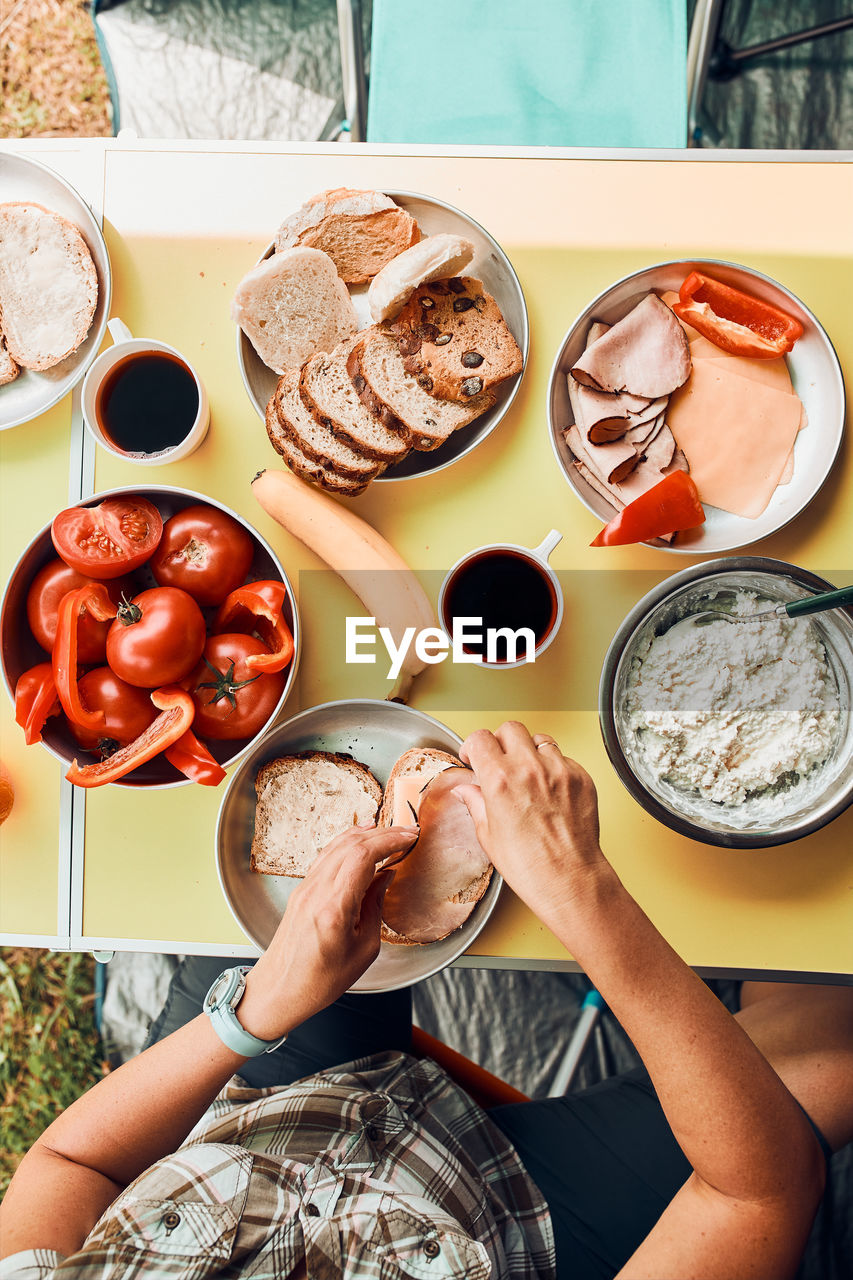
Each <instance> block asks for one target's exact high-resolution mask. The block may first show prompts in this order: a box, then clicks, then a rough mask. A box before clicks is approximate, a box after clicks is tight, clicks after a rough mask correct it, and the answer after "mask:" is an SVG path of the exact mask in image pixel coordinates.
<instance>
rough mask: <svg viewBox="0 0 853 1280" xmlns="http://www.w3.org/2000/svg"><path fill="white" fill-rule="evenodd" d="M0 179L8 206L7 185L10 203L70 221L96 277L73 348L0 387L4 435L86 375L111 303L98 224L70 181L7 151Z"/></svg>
mask: <svg viewBox="0 0 853 1280" xmlns="http://www.w3.org/2000/svg"><path fill="white" fill-rule="evenodd" d="M0 176H2V186H3V194H4V202H6V203H8V202H9V198H8V197H7V194H6V193H7V191H8V190H9V188H10V186H11V187H13V188H14V190H13V193H12V196H11V199H12V200H23V201H27V202H29V203H32V204H41V205H44V207H45V208H47V209H50V211H51V213H58V214H59V215H60V216H61V217H63V218H67V219H68V221H69V222H73V223H74V225H75V226H76V227H77V229H78V231H79V232H80V234H81V235H82V236H83V239H84V240H85V241H86V244H87V246H88V248H89V252H90V253H91V255H92V261H93V262H94V264H95V269H96V271H97V273H98V305H97V307H96V308H95V314H94V316H93V317H92V324H91V326H90V328H89V332H88V334H87V335H86V337H85V338H84V340H83V342H82V343H81V344H80V346H79V347H78V348H77V350H76V351H75V352H73V353H72V354H71V355H70V356H68V357H66V359H65V360H62V361H61V362H60V363H59V364H58V365H54V367H53V368H52V369H47V370H45V371H44V372H43V373H37V372H35V371H34V370H32V369H22V370H21V372H20V373H19V374H18V376H17V378H15V380H14V382H9V383H7V384H6V385H5V386H3V387H0V431H6V430H8V429H10V428H12V427H19V426H21V424H22V423H24V422H30V421H31V420H32V419H33V418H37V417H38V416H39V415H40V414H42V413H47V411H48V409H52V408H53V406H54V405H55V404H58V403H59V401H60V400H61V399H62V398H63V397H64V396H66V395H67V394H68V392H69V391H71V390H73V388H74V387H76V386H77V384H78V383H79V382H80V380H81V378H82V377H83V376H84V374H85V373H86V370H87V369H88V368H89V365H90V364H91V363H92V361H93V360H94V359H95V356H96V355H97V354H98V351H99V350H100V346H101V342H102V341H103V337H104V333H105V332H106V327H107V320H108V319H109V315H110V304H111V301H112V269H111V267H110V258H109V253H108V252H107V245H106V241H105V240H104V236H103V232H102V231H101V228H100V226H99V225H98V221H97V219H96V217H95V215H94V214H93V212H92V210H91V209H90V208H89V205H88V204H87V203H86V201H85V200H84V199H83V197H82V196H81V195H80V193H79V192H78V191H77V190H76V189H75V188H74V187H73V186H72V185H71V183H70V182H66V180H65V178H62V177H60V175H59V174H58V173H56V172H55V171H54V170H53V169H51V168H50V167H49V166H48V165H46V164H42V163H41V161H39V160H31V159H30V158H29V157H28V156H18V155H14V154H12V153H10V152H4V153H3V154H2V155H0ZM9 406H13V407H12V408H9Z"/></svg>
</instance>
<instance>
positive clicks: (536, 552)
mask: <svg viewBox="0 0 853 1280" xmlns="http://www.w3.org/2000/svg"><path fill="white" fill-rule="evenodd" d="M562 541H563V535H562V534H561V533H560V531H559V530H558V529H552V530H551V532H550V533H549V534H548V535H547V536H546V537H545V538H543V539H542V541H541V542H540V543H539V546H538V547H532V548H531V551H530V554H531V555H533V556H535V557H536V559H537V560H544V562H545V563H546V564H547V563H548V557H549V556H550V555H551V552H552V551H553V550H554V548H555V547H556V545H557V543H558V542H562Z"/></svg>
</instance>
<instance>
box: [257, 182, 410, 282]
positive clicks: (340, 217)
mask: <svg viewBox="0 0 853 1280" xmlns="http://www.w3.org/2000/svg"><path fill="white" fill-rule="evenodd" d="M419 238H420V232H419V230H418V224H417V222H416V221H415V219H414V218H413V217H412V215H411V214H410V213H406V211H405V209H401V208H400V207H399V205H397V204H395V203H394V201H393V200H391V199H390V198H389V197H388V196H386V195H382V193H381V192H378V191H354V190H351V189H349V188H347V187H338V188H336V189H335V190H333V191H322V192H320V194H319V195H316V196H312V197H311V199H310V200H308V201H306V203H305V204H304V205H303V206H302V208H301V209H297V211H296V212H295V213H293V214H291V215H290V217H289V218H285V220H284V222H283V223H282V224H281V226H280V227H279V229H278V233H277V234H276V240H275V247H276V249H277V250H279V251H280V250H282V249H288V248H291V247H292V246H294V245H306V246H309V247H311V248H314V249H322V250H323V251H324V252H325V253H327V254H328V255H329V257H330V258H331V259H332V261H333V262H334V264H335V266H336V267H337V269H338V273H339V275H340V277H341V279H342V280H344V281H346V283H347V284H366V283H367V281H368V280H371V279H372V278H373V277H374V276H375V275H376V273H377V272H378V271H381V270H382V268H383V267H384V266H385V265H386V263H388V262H390V261H391V259H392V258H395V257H396V256H397V254H399V253H402V252H403V250H404V249H408V248H409V246H410V245H413V244H416V243H417V241H418V239H419Z"/></svg>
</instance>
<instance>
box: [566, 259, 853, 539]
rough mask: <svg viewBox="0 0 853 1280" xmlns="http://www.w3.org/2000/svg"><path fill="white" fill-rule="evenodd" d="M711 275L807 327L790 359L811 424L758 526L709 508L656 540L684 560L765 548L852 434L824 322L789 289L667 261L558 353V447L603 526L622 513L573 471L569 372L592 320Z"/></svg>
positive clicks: (587, 314) (707, 264) (729, 271)
mask: <svg viewBox="0 0 853 1280" xmlns="http://www.w3.org/2000/svg"><path fill="white" fill-rule="evenodd" d="M694 270H696V271H705V272H706V273H707V274H708V275H711V276H714V277H715V278H716V279H719V280H722V281H723V283H724V284H729V285H733V286H734V287H735V288H738V289H745V290H747V291H748V292H749V293H752V294H754V295H755V297H757V298H761V299H762V301H764V302H770V303H772V304H773V305H774V306H777V307H781V308H782V309H783V310H784V311H787V312H788V313H789V314H790V315H792V316H796V318H797V319H798V320H799V321H800V323H801V324H802V326H803V336H802V337H801V338H799V339H798V340H797V342H796V344H795V346H794V349H793V351H791V352H790V354H789V355H788V357H787V360H788V370H789V372H790V374H791V381H792V382H793V384H794V390H795V391H796V393H797V395H798V396H799V397H800V399H801V400H802V402H803V404H804V405H805V409H806V413H807V414H808V426H807V427H805V429H804V430H802V431H801V432H800V434H799V435H798V437H797V441H796V444H795V445H794V475H793V478H792V479H791V481H790V482H789V483H788V484H786V485H779V486H778V487H777V489H776V492H775V493H774V494H773V497H772V498H771V499H770V502H769V503H768V505H767V507H766V508H765V509H764V511H763V512H762V513H761V515H760V516H758V517H757V518H756V519H755V520H748V519H747V518H746V517H744V516H736V515H732V514H731V512H728V511H721V510H720V509H719V508H718V507H710V506H706V507H705V513H706V517H707V518H706V520H705V523H704V524H703V525H700V526H699V528H698V529H693V530H688V531H687V532H685V533H680V534H679V535H678V537H677V539H676V542H675V544H674V545H672V546H670V545H669V544H668V543H665V542H662V541H660V540H659V539H656V540H655V541H654V542H652V543H650V544H649V545H650V546H655V547H660V548H661V550H664V551H672V552H675V553H676V554H681V555H706V554H712V553H713V554H718V553H719V552H721V551H733V550H734V549H735V548H736V547H746V546H749V545H750V543H753V542H759V541H760V540H761V539H762V538H767V537H769V536H770V534H771V533H776V531H777V530H778V529H781V528H783V527H784V526H785V525H786V524H788V523H789V521H791V520H793V519H794V517H795V516H797V515H799V513H800V512H801V511H802V510H803V509H804V508H805V507H806V506H808V504H809V503H810V502H811V500H812V498H813V497H814V496H815V494H816V493H817V492H818V490H819V489H820V487H821V485H822V484H823V482H824V481H825V480H826V478H827V476H828V475H829V473H830V471H831V470H832V466H833V463H834V462H835V459H836V456H837V454H838V450H839V448H840V446H841V436H842V432H843V430H844V380H843V378H842V376H841V366H840V365H839V363H838V356H837V355H836V354H835V349H834V347H833V345H832V343H831V342H830V340H829V338H828V337H827V335H826V332H825V331H824V329H823V327H822V326H821V324H820V322H819V321H818V320H817V319H816V318H815V316H814V315H812V313H811V311H809V309H808V307H806V306H805V305H804V304H803V303H802V302H800V300H799V298H797V297H795V296H794V294H792V293H789V291H788V290H787V289H785V288H784V287H783V286H782V285H780V284H777V283H776V281H775V280H771V279H770V277H769V276H765V275H762V274H761V272H760V271H753V270H752V269H751V268H750V267H742V266H738V265H736V264H735V263H732V262H719V261H716V260H713V259H700V258H695V259H692V260H690V261H682V262H661V263H658V264H657V265H656V266H653V267H647V268H646V269H645V270H643V271H637V272H635V273H634V274H633V275H630V276H626V277H625V278H624V279H622V280H619V281H618V282H617V283H616V284H614V285H613V286H612V287H611V288H609V289H605V290H604V292H603V293H600V294H599V295H598V297H597V298H595V299H593V301H592V302H591V303H590V304H589V306H588V307H586V308H585V309H584V311H582V312H581V314H580V315H579V316H578V318H577V320H575V322H574V324H573V325H572V326H571V328H570V329H569V331H568V333H567V334H566V336H565V338H564V339H563V341H562V343H561V344H560V349H559V351H558V352H557V357H556V359H555V361H554V365H553V368H552V370H551V379H550V382H549V385H548V422H549V431H550V436H551V447H552V448H553V450H554V453H555V455H556V457H557V461H558V463H559V464H560V468H561V469H562V472H563V475H564V476H565V477H566V479H567V480H568V482H569V484H570V485H571V486H572V488H573V489H574V491H575V493H576V494H577V495H578V497H579V498H580V500H581V502H583V504H584V506H586V507H587V508H588V509H589V510H590V511H591V512H592V513H593V514H594V515H596V516H598V517H599V519H600V520H601V521H602V523H607V521H609V520H611V519H612V518H613V516H614V515H615V511H614V508H613V507H612V506H611V505H610V504H609V503H608V502H606V501H605V499H604V498H602V497H601V495H600V494H598V493H596V492H595V490H594V489H592V488H591V487H590V486H589V485H588V484H587V482H586V481H585V480H584V479H583V478H582V477H581V476H579V475H578V473H577V469H576V468H575V467H574V466H573V465H572V457H573V455H572V452H571V450H570V449H569V447H568V445H567V444H566V442H565V440H564V439H563V431H564V430H565V428H566V427H568V426H569V424H570V423H571V422H572V412H571V408H570V406H569V393H568V386H567V383H566V374H567V373H568V371H569V369H571V368H572V366H573V365H574V364H575V363H576V362H577V360H578V359H579V358H580V355H581V352H582V351H583V348H584V344H585V341H586V334H587V330H588V328H589V325H590V323H591V321H592V320H603V321H605V322H606V323H608V324H615V323H616V321H617V320H621V319H622V317H623V316H626V315H627V314H628V312H629V311H631V310H632V308H633V307H634V306H635V305H636V304H637V303H638V302H639V301H640V299H641V298H642V297H643V296H644V295H645V294H646V293H648V292H649V290H651V289H654V290H658V291H663V290H666V289H672V290H674V291H675V292H677V291H678V289H679V288H680V286H681V284H682V283H683V281H684V278H685V276H687V275H689V273H690V272H691V271H694Z"/></svg>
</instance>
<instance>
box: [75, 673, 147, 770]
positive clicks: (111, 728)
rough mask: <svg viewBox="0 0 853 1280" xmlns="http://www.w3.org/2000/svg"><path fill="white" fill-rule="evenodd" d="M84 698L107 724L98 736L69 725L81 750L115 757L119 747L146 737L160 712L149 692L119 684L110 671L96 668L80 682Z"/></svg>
mask: <svg viewBox="0 0 853 1280" xmlns="http://www.w3.org/2000/svg"><path fill="white" fill-rule="evenodd" d="M77 687H78V689H79V690H80V697H81V699H82V701H83V705H84V706H85V708H86V710H87V711H103V713H104V720H105V723H104V725H103V727H102V728H101V729H100V730H99V732H98V733H92V732H91V731H90V730H88V729H81V728H80V726H79V725H76V724H74V723H73V721H70V720H69V722H68V727H69V728H70V730H71V732H72V733H73V735H74V737H75V738H76V740H77V741H78V742H79V743H80V746H81V747H85V748H86V750H87V751H96V750H97V751H100V753H101V755H102V756H108V755H111V754H112V752H113V751H115V749H116V747H125V746H127V744H128V743H129V742H133V740H134V739H135V738H138V737H139V735H140V734H141V733H144V732H145V730H146V729H147V728H148V726H149V724H150V723H151V721H152V720H154V719H155V718H156V716H157V708H156V707H155V706H154V703H153V702H152V701H151V696H150V694H149V693H148V690H147V689H136V688H134V686H133V685H132V684H126V683H125V681H124V680H119V678H118V676H117V675H116V674H115V672H114V671H110V669H109V667H96V668H95V670H94V671H88V672H87V673H86V675H84V676H83V677H82V678H81V679H80V680H79V681H78V682H77Z"/></svg>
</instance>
